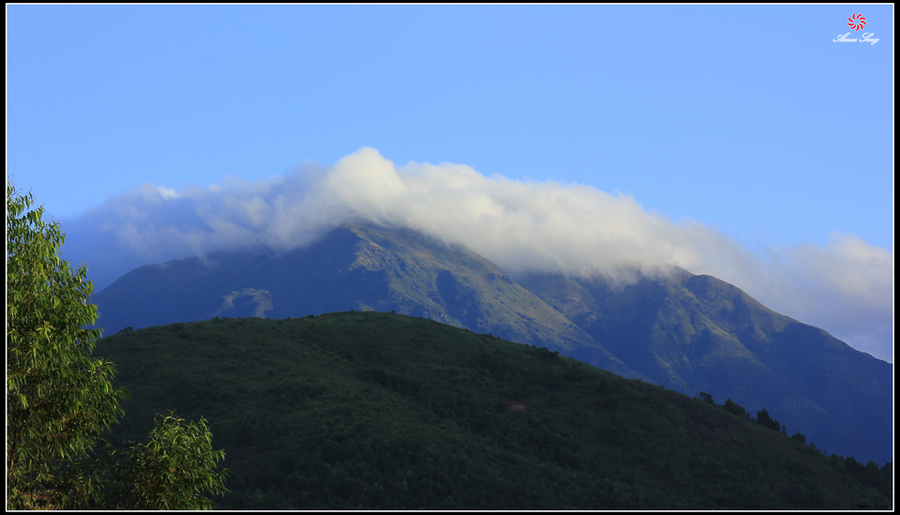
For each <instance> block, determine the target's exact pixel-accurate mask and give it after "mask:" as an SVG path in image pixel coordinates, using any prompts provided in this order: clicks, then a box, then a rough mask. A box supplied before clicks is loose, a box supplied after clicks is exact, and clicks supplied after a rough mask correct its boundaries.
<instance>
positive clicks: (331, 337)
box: [95, 312, 892, 509]
mask: <svg viewBox="0 0 900 515" xmlns="http://www.w3.org/2000/svg"><path fill="white" fill-rule="evenodd" d="M95 354H96V355H100V356H104V357H107V358H110V359H111V360H112V361H113V362H115V363H116V364H117V368H118V376H117V379H116V381H115V382H114V384H116V385H117V386H120V387H122V386H124V387H125V388H127V389H128V390H129V391H130V393H131V400H130V401H126V402H125V403H123V408H124V409H125V413H126V417H125V420H124V421H123V422H122V424H121V425H120V427H119V429H118V430H117V432H116V433H115V435H114V439H116V440H121V439H138V438H140V435H142V434H146V427H147V424H148V423H149V422H150V421H151V418H152V417H153V414H154V413H162V412H166V410H167V409H170V408H173V407H174V408H175V409H176V410H177V412H178V414H179V415H181V416H184V417H186V418H188V419H192V420H196V419H199V418H200V417H205V418H206V419H207V420H208V421H209V423H210V428H211V430H212V432H213V435H214V440H213V444H214V447H215V448H216V449H224V450H225V452H226V460H225V466H226V467H228V468H229V469H230V471H231V479H230V481H229V483H228V484H227V486H228V488H229V489H230V493H229V494H227V495H226V496H225V497H224V498H222V499H217V500H216V502H217V504H218V507H219V508H222V509H628V508H644V509H859V508H861V507H869V508H885V509H889V508H892V500H891V495H890V494H891V487H890V485H889V484H888V482H887V481H886V480H885V478H884V476H883V474H882V472H881V471H879V467H878V466H877V465H875V464H874V463H869V464H868V466H863V465H862V464H859V463H856V461H855V460H849V459H842V458H841V457H838V456H829V457H826V456H823V455H822V454H821V453H820V451H818V450H817V449H816V447H815V446H814V445H812V444H811V442H812V441H814V440H815V435H811V434H808V435H804V436H805V438H806V442H805V443H803V442H802V438H801V435H797V436H795V437H794V438H791V437H789V436H788V435H790V434H792V431H791V428H790V427H788V428H787V434H784V433H782V432H780V431H777V430H774V429H771V428H769V427H765V426H763V425H762V424H759V423H757V422H756V421H754V420H751V419H748V418H746V417H742V416H738V415H735V414H733V413H731V412H729V411H726V410H725V409H723V407H721V406H718V405H714V404H711V403H709V402H705V401H704V400H701V399H699V398H693V399H692V398H689V397H686V396H684V395H681V394H679V393H676V392H674V391H670V390H666V389H663V388H661V387H658V386H652V385H650V384H647V383H642V382H640V381H637V380H632V379H624V378H622V377H620V376H617V375H614V374H612V373H610V372H606V371H603V370H600V369H597V368H594V367H592V366H590V365H587V364H585V363H582V362H579V361H577V360H574V359H571V358H567V357H564V356H560V355H558V354H557V353H554V352H550V351H548V350H547V349H542V348H535V347H532V346H527V345H521V344H516V343H512V342H508V341H505V340H501V339H498V338H495V337H493V336H490V335H484V334H476V333H473V332H471V331H468V330H465V329H458V328H454V327H451V326H448V325H444V324H440V323H437V322H432V321H430V320H425V319H420V318H415V317H410V316H403V315H396V314H387V313H375V312H355V313H354V312H345V313H332V314H327V315H320V316H316V317H306V318H301V319H284V320H266V319H256V318H239V319H218V318H217V319H213V320H210V321H206V322H194V323H178V324H172V325H168V326H155V327H149V328H145V329H141V330H137V331H129V332H123V333H119V334H114V335H112V336H108V337H106V338H103V339H101V340H100V341H99V343H98V345H97V348H96V350H95ZM698 393H699V392H698ZM724 400H725V399H716V401H718V402H719V403H721V402H722V401H724ZM733 401H735V402H736V403H738V404H739V403H740V402H741V400H740V399H733ZM730 407H732V408H733V407H734V402H732V403H731V404H730ZM771 415H772V417H774V418H776V419H777V418H778V417H779V415H780V414H779V413H777V412H773V413H771ZM889 468H890V467H888V468H886V469H884V470H885V471H887V470H888V469H889Z"/></svg>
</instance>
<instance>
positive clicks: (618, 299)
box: [92, 224, 893, 463]
mask: <svg viewBox="0 0 900 515" xmlns="http://www.w3.org/2000/svg"><path fill="white" fill-rule="evenodd" d="M632 275H633V276H634V280H633V281H632V282H628V283H623V282H617V281H613V280H611V279H608V278H604V277H598V278H594V279H590V280H589V279H579V278H571V277H565V276H562V275H554V274H521V275H517V276H516V277H511V276H509V275H508V274H506V273H504V272H503V271H501V270H500V269H498V268H497V267H496V266H495V265H494V264H493V263H491V262H489V261H488V260H486V259H484V258H483V257H481V256H479V255H478V254H476V253H474V252H472V251H471V250H470V249H467V248H465V247H462V246H458V245H451V244H446V243H443V242H440V241H437V240H435V239H433V238H431V237H428V236H425V235H423V234H420V233H417V232H415V231H411V230H408V229H399V228H395V227H382V226H377V225H373V224H355V225H349V226H345V227H341V228H338V229H335V230H334V231H332V232H330V233H327V234H326V235H324V236H323V237H322V238H320V239H319V240H318V241H316V242H314V243H313V244H311V245H309V246H306V247H302V248H298V249H295V250H292V251H290V252H286V253H282V254H275V253H272V252H270V251H267V250H264V249H253V250H248V249H244V250H239V251H238V250H221V251H217V252H213V253H210V254H208V255H206V256H203V257H192V258H186V259H182V260H177V261H169V262H166V263H161V264H158V265H149V266H144V267H141V268H138V269H136V270H134V271H132V272H130V273H128V274H126V275H125V276H123V277H122V278H120V279H119V280H118V281H116V282H115V283H113V284H112V285H110V286H109V287H107V288H105V289H104V290H103V291H101V292H99V293H97V294H96V295H95V296H94V297H93V299H92V302H94V303H95V304H96V305H97V306H98V312H99V314H100V317H99V319H98V322H97V325H98V326H100V327H104V328H105V329H106V334H111V333H113V332H115V331H117V330H121V329H123V328H125V327H132V328H141V327H147V326H151V325H165V324H170V323H173V322H190V321H200V320H208V319H210V318H213V317H267V318H275V319H281V318H287V317H300V316H305V315H308V314H316V315H318V314H322V313H327V312H334V311H345V310H350V309H353V310H361V311H365V310H375V311H380V312H388V311H396V312H398V313H403V314H407V315H412V316H417V317H424V318H430V319H432V320H436V321H440V322H443V323H445V324H449V325H452V326H456V327H464V328H468V329H470V330H473V331H475V332H479V333H490V334H492V335H496V336H499V337H502V338H505V339H508V340H511V341H517V342H520V343H525V344H529V345H537V346H541V347H547V348H548V349H550V350H551V351H558V352H560V353H562V354H563V355H566V356H572V357H575V358H577V359H579V360H582V361H584V362H586V363H589V364H591V365H594V366H596V367H598V368H601V369H604V370H608V371H610V372H613V373H616V374H618V375H621V376H625V377H629V378H638V379H641V380H644V381H648V382H652V383H656V384H660V385H663V386H665V387H667V388H671V389H674V390H677V391H679V392H681V393H683V394H686V395H689V396H693V395H697V394H698V393H699V392H708V393H710V394H712V396H713V397H714V399H716V400H718V401H719V402H722V401H723V400H725V399H727V398H730V399H732V400H733V401H736V402H738V403H740V404H742V405H744V406H746V407H747V409H749V410H750V412H751V413H756V411H757V410H759V409H761V408H763V407H765V408H767V410H768V411H769V413H771V414H772V415H773V416H775V417H776V418H777V419H778V420H779V421H780V422H781V423H783V424H784V425H785V426H786V428H787V430H788V431H790V432H791V433H792V434H793V433H795V432H800V433H803V434H805V435H808V437H809V438H811V439H812V440H813V441H815V443H816V444H817V445H818V446H819V447H820V448H824V449H826V450H827V451H830V452H834V453H837V454H839V455H843V456H855V457H856V458H858V459H860V460H861V461H867V460H869V459H874V460H877V461H878V463H884V462H886V461H889V460H891V459H892V454H893V447H892V438H893V432H892V421H893V419H892V413H891V406H892V393H893V388H892V372H893V371H892V366H891V365H890V364H888V363H886V362H883V361H880V360H877V359H875V358H873V357H872V356H870V355H868V354H864V353H861V352H858V351H856V350H854V349H852V348H850V347H849V346H847V345H846V344H844V343H843V342H841V341H839V340H837V339H835V338H833V337H831V336H830V335H828V334H827V333H826V332H824V331H822V330H820V329H817V328H814V327H811V326H808V325H804V324H801V323H799V322H797V321H796V320H793V319H790V318H788V317H786V316H783V315H780V314H778V313H775V312H773V311H771V310H769V309H767V308H765V307H764V306H763V305H761V304H760V303H758V302H756V301H755V300H753V299H752V298H750V297H749V296H748V295H746V294H745V293H744V292H742V291H741V290H739V289H738V288H736V287H735V286H732V285H729V284H727V283H725V282H723V281H720V280H718V279H715V278H713V277H709V276H697V275H693V274H691V273H689V272H687V271H685V270H680V269H674V270H672V271H670V272H668V273H659V274H656V275H653V276H650V275H641V274H638V273H635V274H632Z"/></svg>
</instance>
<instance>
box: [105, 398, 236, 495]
mask: <svg viewBox="0 0 900 515" xmlns="http://www.w3.org/2000/svg"><path fill="white" fill-rule="evenodd" d="M109 456H110V459H111V461H112V466H111V467H110V468H111V469H112V470H114V474H115V475H114V477H113V478H112V479H111V485H109V486H108V487H107V488H108V489H109V491H108V493H107V496H106V499H105V500H104V503H103V504H102V505H100V506H99V507H103V508H110V507H114V508H128V509H136V510H171V509H182V510H185V509H213V508H214V507H215V505H214V504H213V502H212V500H210V499H208V498H206V497H205V496H204V495H203V493H204V492H207V491H208V492H212V493H213V494H215V495H224V494H225V492H226V490H225V487H224V486H223V485H224V482H225V480H226V479H227V472H224V471H223V472H215V470H216V462H218V461H222V460H223V459H225V452H224V451H214V450H212V435H211V433H210V432H209V429H208V427H207V422H206V420H205V419H200V422H197V423H194V422H192V423H190V424H187V425H185V421H184V420H183V419H180V418H178V417H176V416H175V414H174V413H171V414H169V415H167V416H164V417H163V416H159V417H158V418H157V421H156V423H155V424H154V427H153V429H152V430H151V431H150V442H149V444H147V445H143V444H136V445H133V446H132V447H130V448H129V449H128V450H127V451H125V452H124V453H123V452H121V451H117V450H115V449H110V452H109Z"/></svg>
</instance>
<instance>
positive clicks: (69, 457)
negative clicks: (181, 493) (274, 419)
mask: <svg viewBox="0 0 900 515" xmlns="http://www.w3.org/2000/svg"><path fill="white" fill-rule="evenodd" d="M33 204H34V199H33V197H32V195H31V194H28V195H26V196H20V195H19V193H18V192H17V191H16V189H15V188H14V187H13V186H12V184H10V183H8V182H7V187H6V206H7V222H6V234H7V255H6V306H7V307H6V317H7V326H6V327H7V329H6V349H7V350H6V356H7V369H6V385H7V412H6V426H7V444H6V456H7V457H6V470H7V506H8V507H9V508H13V509H36V508H77V507H84V506H90V505H96V504H98V503H102V501H103V499H104V492H105V490H106V489H107V488H108V481H107V480H106V479H105V478H104V475H105V474H106V471H104V470H101V469H99V468H97V466H96V465H97V464H98V463H100V462H102V461H103V459H97V460H92V459H91V458H92V457H93V456H95V454H96V453H95V451H96V447H97V445H98V443H100V439H99V434H100V433H101V432H103V431H105V430H107V429H109V428H110V427H111V426H113V425H114V424H115V423H116V422H117V419H118V418H119V417H120V416H121V415H122V414H123V413H124V412H123V410H122V408H121V407H120V402H121V401H122V400H124V399H127V398H128V394H127V392H126V391H125V390H123V389H117V388H114V387H113V386H112V384H111V380H112V378H113V376H114V375H115V373H116V369H115V366H114V365H113V363H112V362H110V361H107V360H105V359H103V358H95V357H92V356H91V353H92V351H93V349H94V346H95V344H96V340H97V338H99V336H100V331H99V330H95V329H85V328H84V327H86V326H90V325H92V324H93V323H94V322H95V320H96V318H97V316H96V308H95V307H94V306H93V305H91V304H88V303H87V299H88V298H89V297H90V295H91V293H92V291H93V287H92V285H91V283H90V282H89V281H87V280H86V279H85V278H86V274H87V269H86V268H85V267H84V266H83V265H82V266H79V267H78V268H76V269H73V268H72V267H71V266H70V265H69V264H68V263H67V262H66V261H65V260H61V259H59V249H60V246H61V245H62V244H63V243H64V242H65V235H64V234H63V233H62V230H61V228H60V226H59V224H58V223H56V222H49V223H48V222H45V221H44V220H43V211H44V210H43V207H37V208H35V209H31V207H32V206H33ZM203 427H205V426H203ZM190 435H191V437H194V438H196V436H197V435H195V434H194V433H190ZM159 436H163V437H166V438H174V439H175V440H180V439H182V436H180V435H179V434H178V433H177V432H168V433H163V434H161V435H159ZM203 438H206V439H207V440H208V438H209V435H208V434H207V435H205V436H204V437H203ZM203 438H201V440H202V439H203ZM188 440H189V439H188ZM160 443H161V444H162V443H164V442H162V441H161V442H160ZM173 443H174V442H173ZM177 445H179V446H180V445H181V443H180V442H179V443H178V444H177ZM184 450H185V449H181V448H177V447H176V448H174V449H172V451H173V452H183V451H184ZM194 450H195V449H191V451H192V452H193V451H194ZM175 456H177V455H175ZM215 456H219V455H218V454H216V455H215ZM157 461H158V459H157ZM152 462H153V460H150V461H149V462H146V461H145V462H141V464H142V465H147V464H149V463H152ZM202 466H203V467H204V468H195V469H193V470H190V471H187V472H189V474H201V475H203V476H204V478H205V479H208V480H209V479H211V480H212V482H211V483H210V485H212V488H211V489H212V490H213V491H214V492H221V479H220V478H219V476H217V475H215V474H214V473H213V471H214V470H215V465H214V463H213V465H212V468H209V462H208V461H205V462H204V463H203V465H202ZM132 472H133V473H142V472H143V471H139V470H133V471H132ZM176 486H178V485H176ZM142 495H144V496H148V495H150V493H148V492H143V494H142ZM175 495H177V490H176V492H175ZM171 506H176V505H171ZM184 506H186V507H194V506H198V507H199V506H200V505H199V504H197V503H189V504H186V505H184Z"/></svg>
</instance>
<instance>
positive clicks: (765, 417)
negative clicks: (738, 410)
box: [756, 408, 781, 431]
mask: <svg viewBox="0 0 900 515" xmlns="http://www.w3.org/2000/svg"><path fill="white" fill-rule="evenodd" d="M756 422H757V423H758V424H760V425H762V426H763V427H768V428H769V429H774V430H776V431H780V430H781V423H780V422H778V421H777V420H775V419H774V418H772V417H771V416H770V415H769V412H768V411H767V410H766V408H763V409H761V410H759V411H757V412H756Z"/></svg>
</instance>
